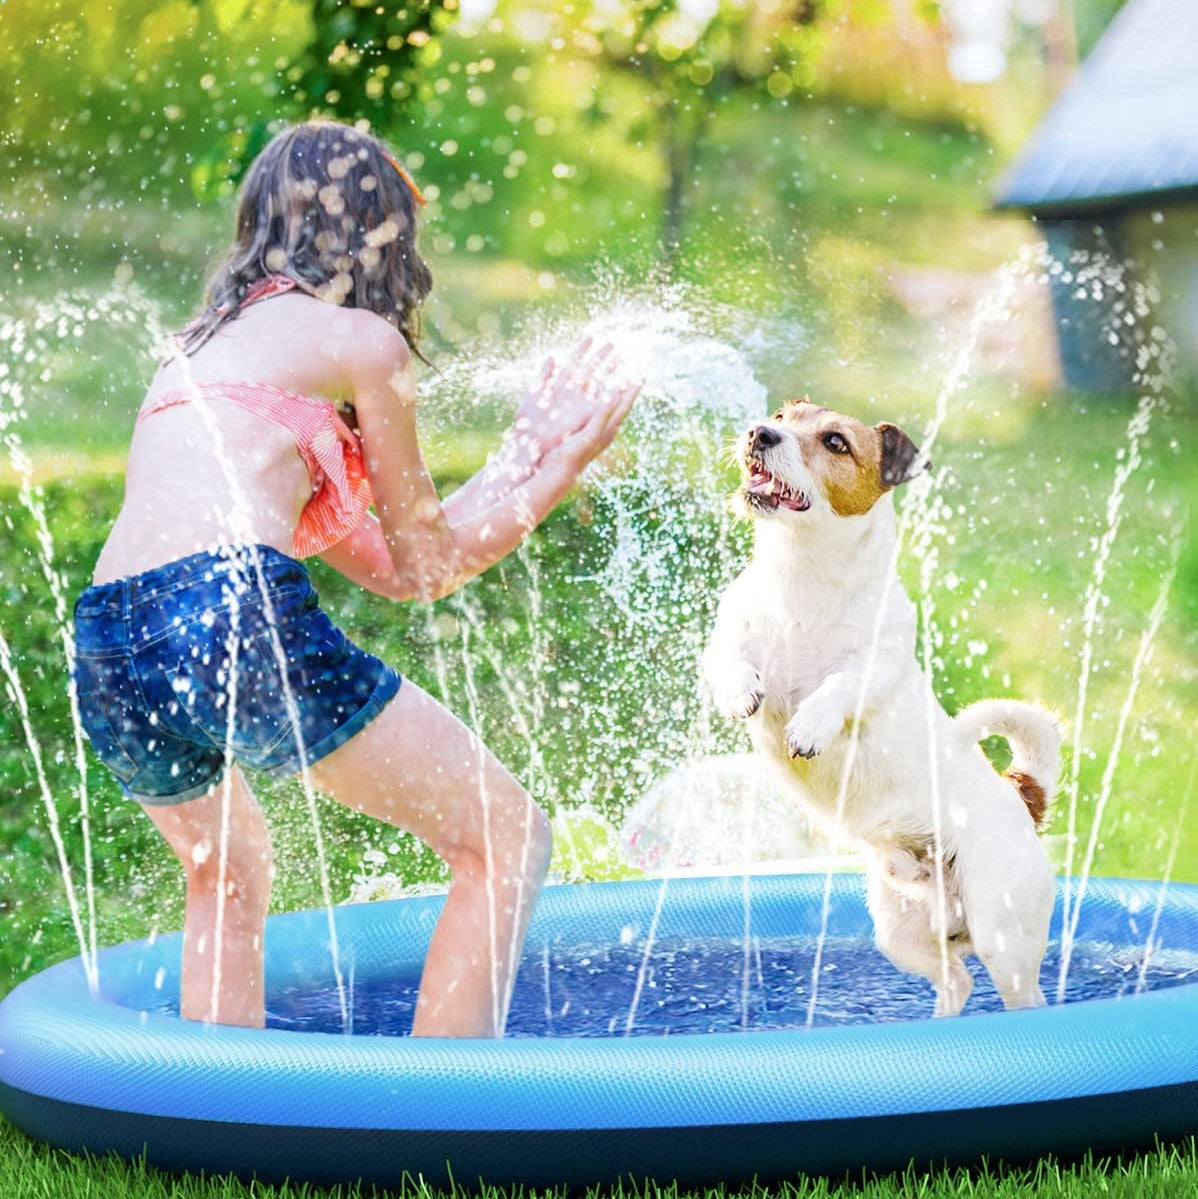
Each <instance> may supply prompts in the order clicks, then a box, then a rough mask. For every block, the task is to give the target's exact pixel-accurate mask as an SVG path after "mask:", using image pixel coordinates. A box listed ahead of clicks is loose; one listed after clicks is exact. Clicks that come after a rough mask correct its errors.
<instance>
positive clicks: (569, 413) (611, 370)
mask: <svg viewBox="0 0 1198 1199" xmlns="http://www.w3.org/2000/svg"><path fill="white" fill-rule="evenodd" d="M613 350H614V346H612V344H611V343H610V342H606V343H605V344H604V345H602V346H600V347H599V348H598V349H595V348H594V341H593V339H592V338H590V337H585V338H583V340H582V341H580V342H579V343H578V345H577V346H575V348H574V351H573V353H572V354H571V355H570V356H569V358H567V359H565V360H564V361H562V362H560V363H559V362H555V361H554V359H553V358H551V357H550V358H546V359H545V364H544V366H543V367H542V368H541V375H540V378H539V379H538V381H537V384H536V386H535V387H534V388H533V389H532V391H531V392H530V393H529V395H528V397H527V399H525V401H524V402H523V403H522V404H521V405H520V407H519V408H517V409H516V417H515V420H514V422H513V424H512V431H513V435H514V437H515V442H516V446H517V447H518V448H519V449H520V450H521V451H522V452H523V453H524V454H526V455H527V456H528V458H529V459H530V460H531V461H532V462H533V463H534V464H535V463H540V462H542V461H543V460H544V459H545V457H546V456H547V455H549V454H551V453H553V452H554V451H555V450H556V449H557V448H558V447H559V446H562V445H563V443H564V442H566V441H567V440H570V439H575V438H579V437H582V441H581V442H580V443H579V445H581V444H583V443H585V444H590V442H591V441H593V440H595V439H597V438H600V437H601V436H603V435H605V434H606V436H607V440H606V441H603V442H602V444H599V445H598V447H597V448H596V449H595V450H594V452H593V453H592V454H591V455H590V457H592V458H593V457H594V456H595V454H598V453H599V452H600V450H602V449H603V447H604V446H606V445H607V444H609V443H610V442H611V439H612V438H613V437H614V436H615V434H616V429H618V428H619V424H620V421H622V420H623V419H624V417H625V416H626V415H627V414H628V408H629V407H631V405H632V401H633V400H634V399H635V398H636V394H637V392H639V391H640V385H639V384H637V385H636V386H635V387H634V388H632V389H631V395H628V396H627V404H626V405H624V406H623V408H622V410H620V406H621V404H623V401H624V398H625V396H626V394H627V393H628V392H629V390H630V387H629V385H627V384H617V383H616V382H615V380H614V375H615V371H616V368H617V366H618V362H617V360H616V358H615V356H614V354H613ZM617 411H619V417H618V419H615V423H614V424H611V421H612V420H613V418H614V417H615V415H616V412H617ZM609 424H610V426H611V427H610V429H609V427H608V426H609ZM584 434H585V436H584ZM578 448H579V447H578V446H577V445H576V446H575V449H574V452H577V451H578ZM586 461H590V458H587V459H586ZM585 464H586V462H584V463H583V464H582V465H585ZM579 469H580V470H581V469H582V467H581V466H580V467H579Z"/></svg>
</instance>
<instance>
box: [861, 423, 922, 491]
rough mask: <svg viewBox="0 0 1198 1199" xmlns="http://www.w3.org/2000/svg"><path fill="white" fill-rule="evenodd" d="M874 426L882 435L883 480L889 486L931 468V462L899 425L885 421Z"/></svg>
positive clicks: (908, 479)
mask: <svg viewBox="0 0 1198 1199" xmlns="http://www.w3.org/2000/svg"><path fill="white" fill-rule="evenodd" d="M874 428H876V429H877V430H878V432H879V433H880V434H881V435H882V482H883V483H884V484H885V485H886V486H887V487H897V486H898V485H899V484H900V483H907V482H909V481H910V480H911V479H914V478H915V477H916V476H917V475H921V474H923V472H924V471H925V470H930V469H931V467H932V464H931V462H930V461H929V460H928V459H927V458H925V457H924V456H923V455H922V454H921V453H920V452H919V447H918V446H916V444H915V442H913V441H912V440H911V438H910V437H908V436H907V434H906V433H904V432H903V431H902V429H900V428H899V427H898V425H892V424H890V423H889V421H883V423H882V424H880V425H875V426H874Z"/></svg>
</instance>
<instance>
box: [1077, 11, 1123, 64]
mask: <svg viewBox="0 0 1198 1199" xmlns="http://www.w3.org/2000/svg"><path fill="white" fill-rule="evenodd" d="M1125 3H1126V0H1073V21H1074V25H1075V26H1076V28H1077V48H1078V53H1079V54H1080V55H1081V56H1082V57H1083V58H1084V57H1085V56H1086V55H1087V54H1089V53H1090V51H1091V50H1093V49H1094V45H1095V43H1096V42H1097V41H1098V39H1099V38H1100V37H1102V35H1103V33H1105V32H1106V29H1107V26H1108V25H1110V23H1111V21H1112V20H1113V19H1114V16H1115V14H1116V13H1117V12H1118V11H1119V10H1120V9H1121V8H1122V7H1123V5H1124V4H1125Z"/></svg>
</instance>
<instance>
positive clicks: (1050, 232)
mask: <svg viewBox="0 0 1198 1199" xmlns="http://www.w3.org/2000/svg"><path fill="white" fill-rule="evenodd" d="M1040 226H1041V230H1042V232H1043V234H1044V237H1045V240H1046V242H1047V245H1048V250H1049V253H1050V254H1051V256H1052V258H1053V259H1054V260H1055V262H1056V263H1057V264H1058V265H1059V267H1060V268H1061V269H1060V270H1059V271H1058V272H1057V273H1055V274H1054V275H1053V276H1052V277H1051V279H1050V290H1051V293H1052V302H1053V311H1054V315H1055V317H1056V326H1057V341H1058V345H1059V348H1060V355H1061V367H1062V373H1063V375H1064V378H1065V382H1066V383H1068V384H1069V385H1070V386H1072V387H1075V388H1078V389H1079V390H1082V391H1088V392H1096V393H1100V394H1103V393H1105V394H1120V393H1131V392H1133V391H1135V390H1137V384H1136V381H1135V376H1136V372H1137V361H1136V360H1137V352H1138V348H1139V346H1140V345H1141V344H1142V342H1143V339H1144V338H1145V337H1146V336H1150V335H1151V331H1152V329H1153V328H1154V327H1155V326H1156V325H1158V324H1159V325H1160V326H1161V327H1163V328H1164V329H1165V331H1166V333H1167V334H1168V336H1169V338H1170V340H1171V342H1172V344H1173V346H1174V347H1175V349H1176V363H1177V368H1178V374H1179V376H1180V378H1181V379H1182V380H1183V382H1184V384H1185V388H1186V391H1187V393H1188V394H1194V395H1196V396H1198V204H1190V205H1172V206H1162V207H1161V208H1159V209H1143V210H1133V211H1132V212H1129V213H1124V214H1120V215H1107V216H1104V217H1101V218H1087V219H1084V220H1054V221H1046V220H1042V221H1041V222H1040ZM1127 284H1132V285H1133V287H1131V288H1128V287H1127V286H1126V285H1127ZM1135 285H1139V287H1142V288H1146V289H1147V290H1148V293H1149V294H1148V297H1147V298H1148V300H1149V302H1150V305H1151V311H1150V313H1149V315H1147V316H1142V315H1140V314H1139V312H1138V309H1139V308H1140V307H1141V303H1140V300H1139V299H1137V297H1136V296H1135V295H1134V291H1135V290H1136V288H1135ZM1129 313H1130V314H1131V316H1132V317H1133V321H1134V323H1133V324H1129V323H1128V322H1127V320H1126V316H1127V314H1129Z"/></svg>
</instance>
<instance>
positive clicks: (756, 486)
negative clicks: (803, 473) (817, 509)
mask: <svg viewBox="0 0 1198 1199" xmlns="http://www.w3.org/2000/svg"><path fill="white" fill-rule="evenodd" d="M748 467H749V481H748V482H747V483H746V484H745V486H744V494H745V499H746V500H748V501H749V503H751V504H752V505H753V506H754V507H756V508H763V509H768V510H770V511H772V510H774V509H775V508H778V507H783V508H789V509H790V510H791V511H792V512H806V511H807V509H808V508H810V507H811V501H810V500H809V499H808V498H807V496H806V495H805V494H804V493H803V492H801V491H799V490H797V489H795V488H792V487H788V486H787V485H786V484H785V483H783V482H782V480H781V479H776V478H774V476H773V475H771V474H770V472H769V471H768V470H766V469H765V467H764V466H762V465H761V463H760V462H758V461H756V460H755V459H754V460H751V461H750V462H749V463H748Z"/></svg>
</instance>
